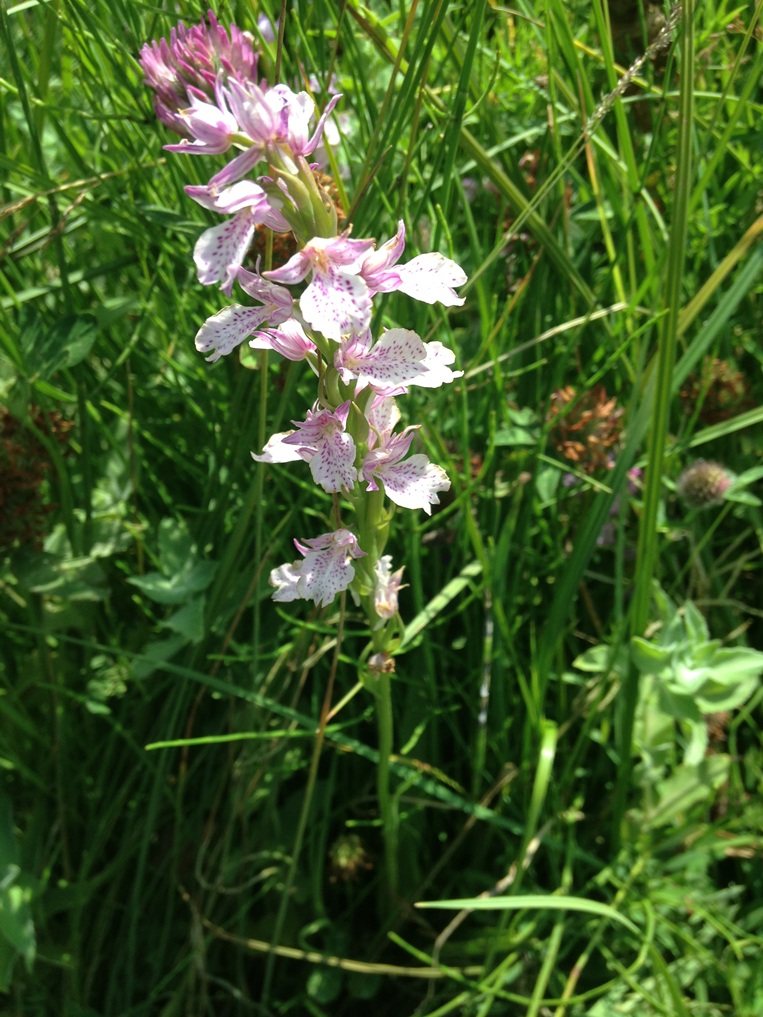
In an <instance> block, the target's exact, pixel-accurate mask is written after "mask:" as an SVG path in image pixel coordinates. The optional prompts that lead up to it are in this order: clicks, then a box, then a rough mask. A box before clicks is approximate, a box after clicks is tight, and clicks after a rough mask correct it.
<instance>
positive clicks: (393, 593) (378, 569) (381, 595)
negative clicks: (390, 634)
mask: <svg viewBox="0 0 763 1017" xmlns="http://www.w3.org/2000/svg"><path fill="white" fill-rule="evenodd" d="M404 568H405V566H403V568H399V569H398V570H397V572H392V556H391V555H389V554H385V555H382V557H381V558H379V559H378V561H377V562H376V563H375V564H374V580H375V583H374V610H375V611H376V613H377V614H378V615H379V617H380V618H382V619H383V620H384V621H388V620H389V619H390V618H394V617H395V615H396V614H397V597H398V592H399V590H400V588H401V584H402V581H403V569H404Z"/></svg>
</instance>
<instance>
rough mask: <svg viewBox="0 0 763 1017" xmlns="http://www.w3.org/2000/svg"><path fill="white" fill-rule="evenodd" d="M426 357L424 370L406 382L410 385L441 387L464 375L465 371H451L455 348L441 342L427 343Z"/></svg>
mask: <svg viewBox="0 0 763 1017" xmlns="http://www.w3.org/2000/svg"><path fill="white" fill-rule="evenodd" d="M424 345H425V346H426V357H425V359H424V363H423V367H424V371H423V372H422V373H421V374H420V375H419V376H418V378H416V379H415V380H414V379H411V380H410V381H408V382H406V384H408V385H418V386H419V388H439V387H440V386H441V385H447V384H449V383H450V382H451V381H455V379H456V378H460V377H462V376H463V373H464V372H463V371H451V369H450V366H449V365H450V364H452V363H453V362H454V361H455V359H456V355H455V353H454V352H453V350H450V349H448V347H447V346H443V344H442V343H440V342H431V343H425V344H424Z"/></svg>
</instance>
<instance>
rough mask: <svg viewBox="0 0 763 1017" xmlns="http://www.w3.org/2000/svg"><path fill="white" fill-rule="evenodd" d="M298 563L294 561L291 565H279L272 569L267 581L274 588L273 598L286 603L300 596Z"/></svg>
mask: <svg viewBox="0 0 763 1017" xmlns="http://www.w3.org/2000/svg"><path fill="white" fill-rule="evenodd" d="M299 564H301V563H299ZM299 564H298V563H297V562H295V563H294V564H293V565H289V564H286V565H279V566H278V568H277V569H273V570H272V572H271V573H270V579H269V580H268V581H269V583H270V585H271V586H275V588H276V592H275V593H274V594H273V600H279V601H281V602H282V603H286V602H288V601H290V600H298V599H299V598H300V597H301V596H302V595H301V594H300V592H299V580H300V567H299Z"/></svg>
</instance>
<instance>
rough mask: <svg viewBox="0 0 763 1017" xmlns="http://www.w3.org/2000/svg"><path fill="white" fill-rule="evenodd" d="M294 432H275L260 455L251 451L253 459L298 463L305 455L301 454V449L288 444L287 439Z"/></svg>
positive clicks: (265, 461) (262, 461) (264, 461)
mask: <svg viewBox="0 0 763 1017" xmlns="http://www.w3.org/2000/svg"><path fill="white" fill-rule="evenodd" d="M292 434H294V431H279V432H278V434H274V435H273V436H272V437H271V438H269V439H268V442H267V444H266V445H265V448H264V449H263V450H262V452H261V453H260V455H255V453H254V452H252V453H251V456H252V459H254V460H255V462H258V463H296V462H297V461H298V460H300V459H302V458H303V457H302V456H301V455H300V453H299V449H296V448H294V446H293V445H287V444H286V439H287V438H288V437H290V436H291V435H292Z"/></svg>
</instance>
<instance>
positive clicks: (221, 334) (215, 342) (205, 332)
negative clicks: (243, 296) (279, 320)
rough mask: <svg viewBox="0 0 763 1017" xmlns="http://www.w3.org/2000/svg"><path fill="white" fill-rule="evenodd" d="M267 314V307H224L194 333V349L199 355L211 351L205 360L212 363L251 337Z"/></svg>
mask: <svg viewBox="0 0 763 1017" xmlns="http://www.w3.org/2000/svg"><path fill="white" fill-rule="evenodd" d="M269 313H270V308H268V307H244V306H243V305H242V304H231V305H230V307H224V308H223V309H222V310H221V311H218V312H217V314H213V315H212V317H211V318H207V320H206V321H205V322H204V324H203V325H202V326H201V328H200V329H199V331H198V332H197V333H196V349H197V350H198V351H199V353H209V352H210V350H211V351H212V356H211V357H207V360H208V361H209V362H210V363H214V362H215V361H216V360H219V359H220V357H224V356H225V355H226V354H228V353H230V352H231V350H234V349H235V348H236V347H237V346H239V345H240V344H241V343H242V342H243V341H244V339H246V338H247V337H248V336H250V335H252V333H253V332H255V331H256V330H257V329H258V328H259V327H260V325H262V323H263V322H264V321H266V320H267V317H268V314H269Z"/></svg>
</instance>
